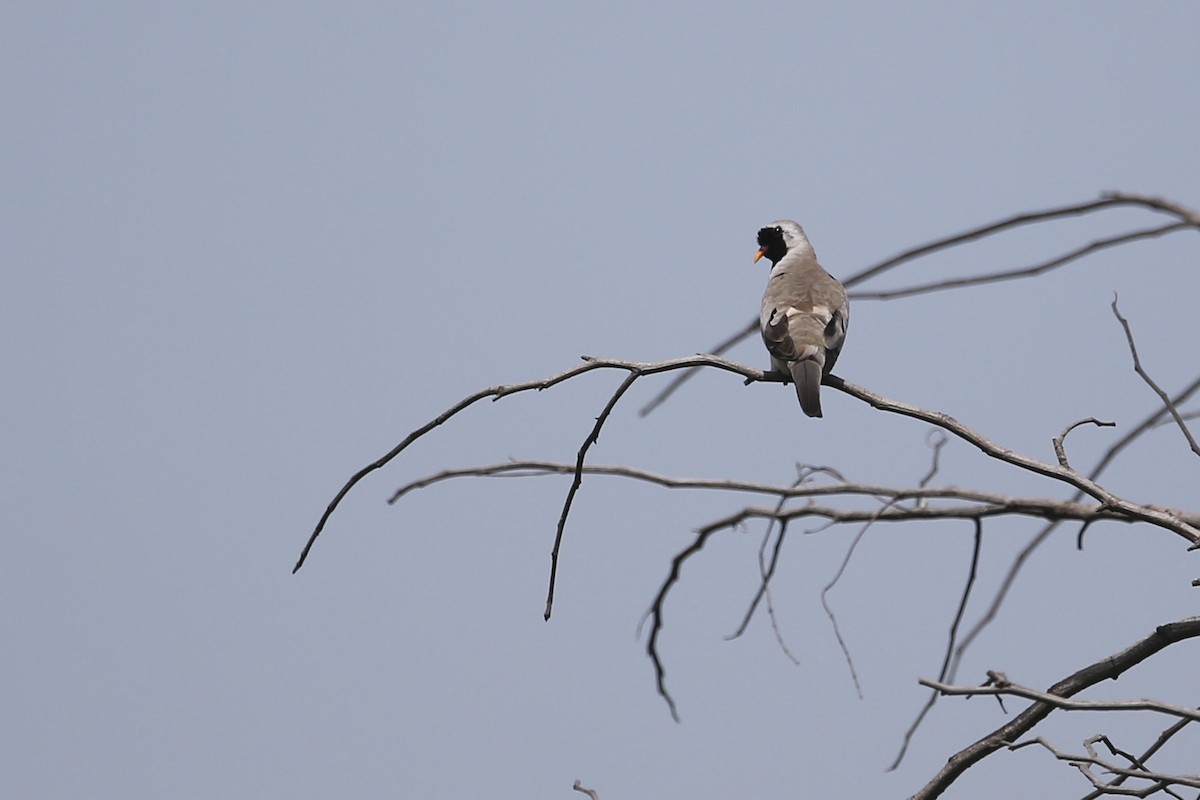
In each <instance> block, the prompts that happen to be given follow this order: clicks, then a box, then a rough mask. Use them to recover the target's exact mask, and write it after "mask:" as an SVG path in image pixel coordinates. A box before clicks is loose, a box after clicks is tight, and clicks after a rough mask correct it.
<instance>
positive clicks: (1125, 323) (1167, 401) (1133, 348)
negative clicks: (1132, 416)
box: [1112, 294, 1200, 456]
mask: <svg viewBox="0 0 1200 800" xmlns="http://www.w3.org/2000/svg"><path fill="white" fill-rule="evenodd" d="M1112 312H1113V316H1115V317H1116V318H1117V321H1118V322H1120V323H1121V328H1122V329H1124V331H1125V341H1126V342H1127V343H1128V344H1129V354H1130V355H1131V356H1132V357H1133V371H1134V372H1136V373H1137V374H1138V375H1140V376H1141V378H1142V380H1144V381H1145V382H1146V385H1147V386H1149V387H1150V388H1151V389H1153V390H1154V393H1155V394H1156V395H1158V399H1159V400H1162V402H1163V405H1164V406H1165V407H1166V409H1167V411H1169V412H1170V413H1171V416H1172V417H1173V418H1174V419H1175V424H1176V425H1178V426H1179V430H1180V432H1181V433H1183V437H1184V438H1185V439H1187V443H1188V446H1189V447H1191V448H1192V452H1193V453H1195V454H1196V455H1198V456H1200V444H1196V440H1195V439H1194V438H1193V437H1192V432H1191V431H1190V430H1188V426H1187V423H1185V422H1184V421H1183V417H1181V416H1180V415H1179V409H1177V408H1176V407H1175V404H1174V403H1173V402H1171V398H1170V397H1168V396H1167V393H1166V392H1164V391H1163V390H1162V389H1161V388H1160V387H1159V385H1158V384H1157V383H1155V382H1154V379H1153V378H1151V377H1150V375H1149V373H1147V372H1146V370H1145V369H1144V368H1143V367H1142V360H1141V359H1140V358H1138V351H1137V345H1136V344H1134V343H1133V331H1132V330H1130V328H1129V320H1127V319H1125V318H1124V317H1123V316H1121V312H1120V311H1119V310H1118V309H1117V296H1116V295H1115V294H1114V295H1113V301H1112Z"/></svg>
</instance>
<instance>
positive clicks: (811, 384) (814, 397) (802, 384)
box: [788, 358, 821, 417]
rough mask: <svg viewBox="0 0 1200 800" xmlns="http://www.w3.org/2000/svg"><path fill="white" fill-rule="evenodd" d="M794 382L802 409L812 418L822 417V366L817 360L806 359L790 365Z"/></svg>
mask: <svg viewBox="0 0 1200 800" xmlns="http://www.w3.org/2000/svg"><path fill="white" fill-rule="evenodd" d="M788 368H789V369H790V370H791V373H792V382H793V383H795V384H796V397H798V398H800V408H801V409H802V410H803V411H804V413H805V414H807V415H808V416H810V417H819V416H821V364H820V362H818V361H817V360H816V359H812V358H806V359H804V360H803V361H793V362H792V363H791V364H789V365H788Z"/></svg>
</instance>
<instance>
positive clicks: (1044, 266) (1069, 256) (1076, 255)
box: [850, 222, 1192, 300]
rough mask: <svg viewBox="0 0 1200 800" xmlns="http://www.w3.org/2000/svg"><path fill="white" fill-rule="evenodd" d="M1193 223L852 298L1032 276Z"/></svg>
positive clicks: (928, 291)
mask: <svg viewBox="0 0 1200 800" xmlns="http://www.w3.org/2000/svg"><path fill="white" fill-rule="evenodd" d="M1191 227H1192V225H1191V224H1190V223H1187V222H1171V223H1168V224H1166V225H1160V226H1157V227H1154V228H1142V229H1141V230H1136V231H1132V232H1130V233H1122V234H1120V235H1119V236H1108V237H1105V238H1103V239H1096V240H1095V241H1093V242H1089V243H1088V244H1085V245H1084V246H1082V247H1079V248H1076V249H1075V250H1072V251H1070V252H1068V253H1064V254H1063V255H1061V256H1056V257H1054V258H1052V259H1050V260H1048V261H1041V262H1039V263H1037V264H1034V265H1033V266H1029V267H1020V268H1017V269H1006V270H1000V271H999V272H989V273H986V274H984V275H972V276H970V277H966V278H947V279H946V280H942V281H931V282H929V283H920V284H917V285H915V286H906V287H904V288H901V289H881V290H879V291H874V292H863V291H858V292H851V293H850V299H851V300H898V299H900V298H904V297H912V296H914V295H918V294H931V293H933V292H941V291H946V290H948V289H965V288H967V287H968V286H983V285H985V284H989V283H1000V282H1001V281H1011V280H1018V279H1020V278H1033V277H1036V276H1038V275H1041V274H1042V273H1045V272H1050V271H1052V270H1055V269H1058V268H1059V267H1065V266H1066V265H1067V264H1070V263H1071V262H1073V261H1078V260H1079V259H1081V258H1084V257H1086V256H1090V255H1092V254H1093V253H1098V252H1100V251H1101V250H1107V249H1109V248H1110V247H1118V246H1120V245H1123V244H1129V243H1131V242H1136V241H1140V240H1142V239H1157V238H1158V237H1160V236H1165V235H1167V234H1168V233H1174V232H1175V231H1181V230H1184V229H1186V228H1191Z"/></svg>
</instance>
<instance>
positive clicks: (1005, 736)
mask: <svg viewBox="0 0 1200 800" xmlns="http://www.w3.org/2000/svg"><path fill="white" fill-rule="evenodd" d="M1197 636H1200V617H1189V618H1187V619H1182V620H1179V621H1177V622H1169V623H1167V624H1165V625H1160V626H1158V627H1157V628H1156V629H1155V630H1154V632H1153V633H1151V634H1150V635H1149V636H1147V637H1146V638H1144V639H1142V640H1140V641H1138V642H1135V643H1134V644H1133V645H1131V646H1129V647H1127V648H1125V649H1124V650H1122V651H1121V652H1119V653H1115V654H1114V655H1111V656H1109V657H1107V658H1104V659H1101V660H1100V661H1097V662H1096V663H1094V664H1091V665H1089V666H1086V667H1084V668H1083V669H1081V670H1079V671H1077V672H1075V673H1074V674H1072V675H1070V676H1068V677H1066V678H1064V679H1062V680H1061V681H1059V682H1058V683H1056V684H1054V685H1053V686H1051V687H1050V688H1049V689H1047V690H1046V692H1045V693H1044V694H1045V695H1046V696H1047V697H1051V698H1053V699H1054V702H1051V701H1049V700H1047V699H1038V700H1037V701H1035V702H1034V703H1033V704H1032V705H1030V706H1029V708H1027V709H1025V710H1024V711H1022V712H1021V713H1020V714H1018V715H1017V716H1016V717H1014V718H1013V719H1012V720H1010V721H1009V722H1007V723H1005V724H1004V725H1002V726H1000V727H999V728H997V729H996V730H994V731H992V732H991V733H989V734H988V735H987V736H984V737H983V738H982V739H980V740H979V741H977V742H975V743H974V744H972V745H970V746H968V747H966V748H964V749H962V750H960V751H959V752H957V753H955V754H954V755H952V756H950V759H949V761H948V762H947V763H946V766H945V767H943V768H942V769H941V770H940V771H939V772H938V774H937V775H935V776H934V778H933V779H932V780H931V781H929V783H927V784H926V785H925V786H924V787H922V788H921V790H920V791H918V792H917V793H916V794H914V795H913V796H912V798H910V800H929V798H934V797H939V796H940V795H941V794H942V792H944V791H945V790H946V789H947V788H949V786H950V785H951V784H952V783H954V781H955V780H957V779H958V778H959V776H961V775H962V774H963V773H964V772H966V771H967V770H968V769H970V768H971V767H972V766H974V765H975V764H977V763H979V762H980V761H981V760H983V759H984V758H986V757H988V756H989V755H991V754H992V753H994V752H996V751H997V750H999V749H1001V748H1003V747H1007V746H1008V745H1010V744H1012V743H1013V742H1016V741H1017V740H1018V739H1019V738H1020V737H1022V736H1024V735H1025V734H1027V733H1028V732H1029V731H1030V730H1032V729H1033V727H1034V726H1036V725H1037V724H1038V723H1040V722H1041V721H1042V720H1044V719H1045V718H1046V717H1047V716H1049V715H1050V713H1051V712H1052V711H1054V709H1055V708H1056V707H1057V706H1056V705H1055V702H1057V701H1060V700H1062V699H1063V698H1069V697H1072V696H1073V695H1075V694H1078V693H1079V692H1081V691H1083V690H1084V689H1087V688H1088V687H1090V686H1094V685H1095V684H1097V683H1099V682H1100V681H1104V680H1115V679H1117V678H1119V677H1120V676H1121V674H1122V673H1124V672H1125V671H1126V670H1128V669H1130V668H1131V667H1133V666H1136V665H1137V664H1140V663H1141V662H1143V661H1145V660H1146V659H1147V658H1150V657H1151V656H1153V655H1154V654H1155V653H1158V652H1159V651H1161V650H1163V649H1164V648H1166V647H1169V646H1171V645H1173V644H1175V643H1177V642H1181V641H1184V640H1186V639H1191V638H1194V637H1197ZM921 682H922V684H924V685H926V686H931V687H932V688H936V689H938V690H939V691H942V688H941V687H939V686H936V685H934V683H933V682H928V681H925V680H922V681H921ZM947 688H950V689H954V688H956V687H947ZM976 688H982V687H976ZM943 693H945V692H943Z"/></svg>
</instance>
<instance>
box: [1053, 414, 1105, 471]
mask: <svg viewBox="0 0 1200 800" xmlns="http://www.w3.org/2000/svg"><path fill="white" fill-rule="evenodd" d="M1088 423H1091V424H1092V425H1096V426H1098V427H1101V428H1115V427H1116V426H1117V423H1115V422H1101V421H1100V420H1098V419H1096V418H1095V417H1088V418H1087V419H1081V420H1079V421H1078V422H1072V423H1071V424H1070V425H1068V426H1067V427H1066V429H1065V430H1063V432H1062V433H1060V434H1059V435H1058V436H1055V437H1054V439H1053V440H1051V441H1052V442H1053V444H1054V455H1055V456H1057V458H1058V465H1059V466H1060V467H1062V468H1063V469H1071V464H1070V463H1069V462H1068V461H1067V449H1066V441H1067V434H1068V433H1070V432H1071V431H1073V430H1075V429H1076V428H1078V427H1079V426H1080V425H1086V424H1088Z"/></svg>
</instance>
